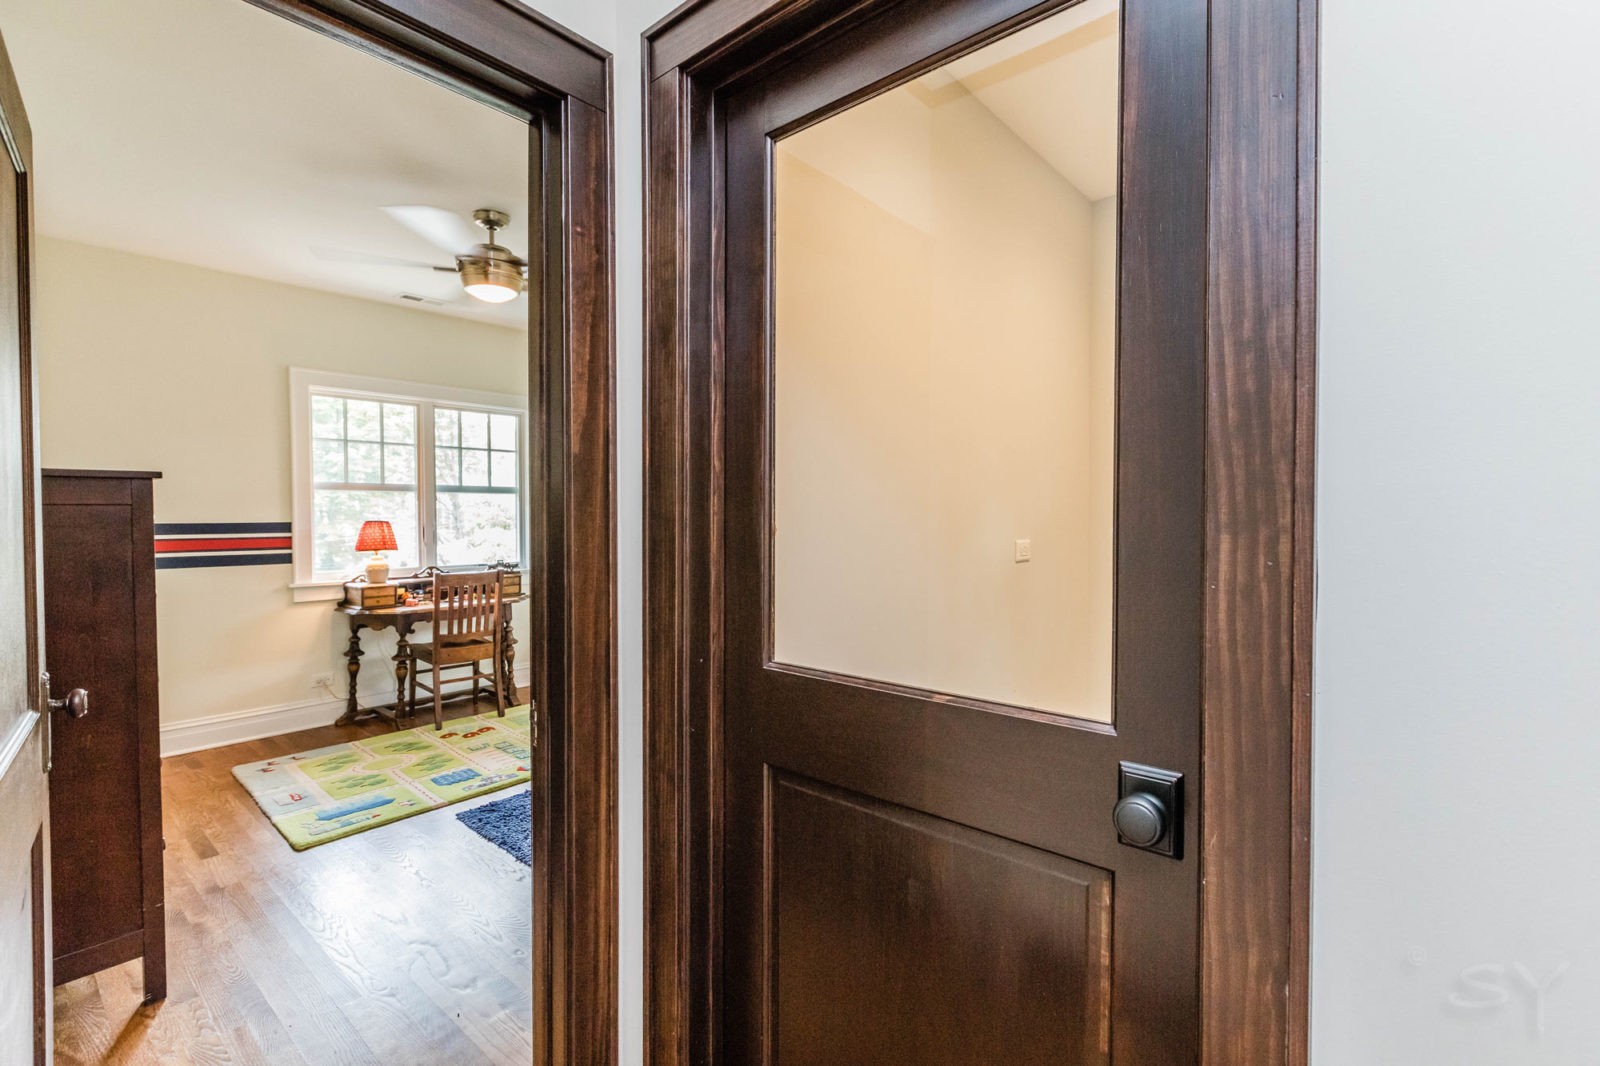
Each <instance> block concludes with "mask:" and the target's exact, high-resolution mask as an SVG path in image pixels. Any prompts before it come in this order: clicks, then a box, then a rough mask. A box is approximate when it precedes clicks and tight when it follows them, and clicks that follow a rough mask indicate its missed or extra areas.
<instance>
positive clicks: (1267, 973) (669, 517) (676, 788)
mask: <svg viewBox="0 0 1600 1066" xmlns="http://www.w3.org/2000/svg"><path fill="white" fill-rule="evenodd" d="M895 2H896V0H691V2H690V3H688V4H685V5H684V6H682V7H680V8H678V9H677V10H676V11H674V12H672V13H671V14H670V15H668V16H667V17H666V18H664V19H663V20H662V21H661V22H659V23H657V24H656V25H655V26H653V27H651V28H650V29H649V30H647V31H646V32H645V35H644V39H645V63H644V79H643V80H644V84H643V91H644V97H645V123H644V125H645V161H646V162H645V171H646V172H645V388H646V397H645V417H646V432H645V441H646V454H645V522H646V527H645V750H646V761H647V765H646V773H645V780H646V790H647V792H646V812H645V818H646V823H645V829H646V842H645V846H646V854H645V877H646V884H645V895H646V905H645V916H646V969H645V983H646V990H645V1012H646V1030H647V1031H646V1055H647V1061H648V1062H650V1063H651V1064H652V1066H688V1064H690V1063H696V1064H700V1063H712V1062H716V1061H719V1060H718V1050H719V1046H720V1041H719V1034H718V1026H719V1017H720V1010H719V995H720V984H719V981H720V974H719V959H720V956H721V943H720V939H719V922H720V900H719V889H718V883H719V879H720V870H719V867H718V861H719V860H718V856H719V854H720V852H721V836H720V834H721V829H722V827H721V824H720V819H719V813H720V794H719V788H720V782H721V777H722V771H721V763H720V759H721V751H720V745H719V730H720V714H721V691H720V683H721V682H720V677H721V669H722V667H721V648H722V642H723V634H722V632H721V618H722V604H721V594H722V589H721V584H720V574H721V572H722V565H723V562H722V556H721V551H722V545H721V542H720V533H719V526H720V521H721V515H722V513H723V512H722V483H721V469H720V465H719V461H718V452H719V448H720V446H721V441H722V439H723V436H722V432H723V427H722V418H721V411H722V409H723V407H722V402H721V388H722V380H723V377H722V369H721V360H722V357H723V353H722V350H721V346H720V341H721V338H720V331H719V330H720V319H719V314H720V296H719V293H720V287H721V278H720V275H719V272H718V271H719V267H720V261H719V258H718V256H717V246H718V242H719V240H720V233H719V232H718V226H719V215H718V210H717V202H718V199H719V196H720V190H719V189H718V187H717V182H718V174H719V170H720V158H719V154H718V153H719V134H718V115H717V112H716V108H715V107H714V97H715V95H716V93H717V92H718V91H721V90H724V89H725V88H726V87H728V86H730V85H736V84H738V83H739V82H740V81H742V80H744V79H746V78H749V77H753V76H756V75H759V73H760V72H761V71H763V70H764V69H769V68H770V66H771V65H775V64H777V63H780V62H782V61H783V60H784V59H785V57H786V55H787V54H788V53H789V52H790V51H791V50H792V49H794V48H796V47H799V46H800V45H802V44H803V43H804V42H806V41H807V40H809V39H811V38H813V37H815V36H816V35H818V34H821V33H825V32H831V31H834V30H836V29H838V28H839V27H841V26H844V25H848V24H850V22H852V21H854V20H859V19H864V18H867V17H873V16H878V15H882V16H883V17H885V18H889V19H893V18H895V14H894V10H893V9H894V5H895ZM968 2H969V3H970V4H971V6H972V7H973V8H974V9H978V10H981V9H982V7H983V3H984V0H968ZM1063 6H1065V5H1064V4H1059V3H1058V4H1055V5H1054V7H1055V8H1056V9H1059V8H1060V7H1063ZM1208 6H1209V27H1208V29H1209V59H1208V64H1207V70H1206V72H1205V77H1206V89H1207V96H1208V100H1209V105H1208V129H1207V136H1208V144H1209V147H1208V152H1209V158H1208V160H1207V182H1206V189H1207V193H1206V217H1207V225H1206V233H1205V271H1206V278H1205V282H1206V305H1207V306H1206V320H1207V329H1206V337H1205V383H1204V396H1205V407H1206V414H1205V420H1204V442H1205V443H1204V448H1205V456H1204V468H1205V483H1206V484H1205V493H1204V508H1205V516H1204V528H1205V549H1204V551H1205V559H1204V567H1205V574H1206V582H1205V587H1206V591H1205V599H1204V604H1203V608H1202V614H1201V624H1202V632H1201V633H1199V634H1197V635H1196V639H1197V640H1199V641H1200V642H1201V650H1202V677H1201V685H1202V691H1203V693H1204V695H1203V698H1202V704H1201V743H1202V767H1203V772H1202V775H1201V782H1200V801H1201V809H1202V814H1201V833H1200V838H1199V840H1198V841H1196V842H1195V843H1196V845H1197V847H1198V849H1199V852H1200V862H1201V870H1202V877H1201V880H1202V891H1201V900H1200V911H1201V914H1200V917H1201V950H1202V959H1201V977H1200V986H1201V987H1200V1000H1201V1027H1202V1032H1201V1058H1202V1061H1203V1062H1204V1063H1206V1064H1208V1066H1232V1064H1235V1063H1250V1064H1252V1066H1258V1064H1259V1066H1273V1064H1285V1066H1303V1064H1304V1063H1305V1062H1306V1061H1307V1055H1308V1041H1307V1021H1308V1010H1309V996H1308V992H1309V966H1308V961H1309V928H1310V881H1309V870H1310V765H1311V758H1310V756H1311V749H1310V735H1311V687H1310V686H1311V651H1312V649H1311V619H1312V606H1313V593H1314V587H1313V586H1314V577H1315V570H1314V543H1313V522H1312V503H1313V466H1312V463H1313V459H1314V442H1315V438H1314V423H1313V418H1314V411H1315V371H1316V366H1315V338H1316V317H1315V312H1316V306H1315V263H1316V150H1317V142H1316V54H1317V52H1316V48H1317V0H1211V2H1210V3H1209V5H1208ZM1043 9H1044V5H1041V6H1040V7H1038V8H1033V9H1031V11H1030V13H1028V14H1025V15H1024V16H1021V18H1032V17H1036V13H1037V12H1038V11H1040V10H1043ZM1016 21H1018V20H1015V19H1014V20H1011V22H1012V23H1014V22H1016ZM1004 28H1006V27H1005V26H1001V27H996V29H995V31H994V33H995V34H998V33H999V32H1001V31H1003V29H1004Z"/></svg>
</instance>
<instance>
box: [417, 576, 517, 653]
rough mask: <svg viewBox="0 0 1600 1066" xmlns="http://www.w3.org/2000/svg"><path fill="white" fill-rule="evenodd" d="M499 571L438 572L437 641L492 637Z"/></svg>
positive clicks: (497, 612) (435, 598)
mask: <svg viewBox="0 0 1600 1066" xmlns="http://www.w3.org/2000/svg"><path fill="white" fill-rule="evenodd" d="M500 580H501V578H500V571H498V570H478V571H473V572H471V573H465V574H437V575H435V576H434V579H433V639H434V640H435V641H436V642H437V643H439V644H457V643H464V642H466V641H470V640H488V639H492V638H493V637H494V635H495V632H496V627H497V626H498V625H499V622H500Z"/></svg>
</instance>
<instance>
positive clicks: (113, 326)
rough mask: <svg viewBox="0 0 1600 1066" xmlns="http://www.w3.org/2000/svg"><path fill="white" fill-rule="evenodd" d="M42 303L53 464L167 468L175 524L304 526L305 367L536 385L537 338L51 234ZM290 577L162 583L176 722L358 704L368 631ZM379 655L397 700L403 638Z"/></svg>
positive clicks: (44, 429) (164, 483)
mask: <svg viewBox="0 0 1600 1066" xmlns="http://www.w3.org/2000/svg"><path fill="white" fill-rule="evenodd" d="M36 293H37V295H36V311H35V323H36V327H35V328H36V335H37V342H36V343H37V351H38V365H39V377H40V431H41V435H42V440H43V444H42V451H43V462H44V465H45V466H47V467H50V466H56V467H90V468H105V469H141V470H143V469H149V470H159V471H161V472H162V474H163V477H162V479H161V480H160V481H158V482H156V488H155V508H156V521H157V522H273V521H278V522H286V521H289V519H290V515H291V500H290V462H289V386H288V369H289V368H290V367H291V366H304V367H311V368H315V369H320V370H334V371H341V372H346V373H351V374H363V375H371V376H376V377H386V378H395V379H401V380H406V381H420V382H432V383H438V384H448V385H455V386H460V387H463V388H472V389H482V390H489V391H497V392H505V393H512V394H517V395H521V394H524V393H525V392H526V391H527V357H526V343H525V340H524V334H523V333H521V332H520V331H516V330H510V329H505V328H501V327H498V326H489V325H480V324H477V323H473V322H468V321H464V320H461V319H457V318H450V317H445V316H442V315H437V314H429V313H426V312H421V311H415V310H411V309H407V308H403V307H388V306H385V305H383V304H380V303H376V302H373V301H367V300H359V299H353V298H350V297H344V296H334V295H330V294H327V293H322V292H316V291H313V290H310V289H302V288H296V287H294V286H289V285H281V284H275V283H271V282H264V281H257V280H255V279H252V278H246V277H242V276H239V275H233V274H224V273H220V272H217V271H213V270H206V269H202V268H199V267H191V266H185V265H182V264H178V263H173V262H169V261H165V260H159V259H150V258H146V257H143V256H137V255H129V254H127V253H123V252H114V251H109V250H107V249H103V248H95V247H90V246H87V245H81V244H72V243H68V242H63V241H56V240H50V239H44V240H41V241H40V242H39V247H38V282H37V286H36ZM290 580H291V573H290V567H289V566H287V565H282V566H242V567H219V568H204V569H193V570H164V571H160V572H159V573H158V575H157V582H156V585H157V593H158V596H159V623H158V624H159V634H160V649H161V659H160V668H161V704H162V706H161V718H162V723H163V726H164V727H167V728H169V729H170V727H172V726H174V725H182V724H184V723H192V722H196V721H203V720H207V719H212V718H214V717H217V716H227V715H234V714H237V713H238V712H243V711H251V710H258V709H272V708H287V707H296V706H301V705H306V704H308V703H323V702H326V701H327V700H328V696H327V694H326V693H325V692H322V691H319V690H318V689H316V688H315V687H314V686H313V684H312V678H313V677H315V676H316V675H319V674H330V673H331V674H333V676H334V683H335V686H336V687H337V688H338V690H339V691H340V692H341V693H342V692H343V690H344V688H343V686H344V680H345V674H344V659H343V656H342V652H343V647H344V642H345V639H346V638H347V637H348V629H346V627H345V626H344V624H343V619H337V620H336V619H335V617H334V616H333V614H332V605H331V604H330V603H327V602H319V603H302V604H294V603H291V601H290V595H289V588H288V586H289V582H290ZM524 622H525V620H524ZM519 630H520V634H519V639H521V640H524V641H526V640H527V633H526V625H525V624H524V625H521V626H519ZM366 647H367V659H366V661H367V663H368V668H367V669H366V670H364V671H363V673H362V687H363V690H364V693H365V695H366V698H367V699H369V700H378V699H383V698H392V697H387V696H386V693H392V690H393V675H392V673H391V669H392V664H391V663H390V662H389V661H388V657H389V655H391V654H393V649H394V638H393V636H392V634H388V633H384V634H380V635H378V636H377V637H376V638H374V637H373V636H372V635H371V634H368V635H367V637H366ZM522 661H524V662H525V661H526V660H525V659H524V660H522ZM307 710H308V712H309V713H313V714H315V713H317V712H315V710H314V709H311V708H307Z"/></svg>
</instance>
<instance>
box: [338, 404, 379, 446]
mask: <svg viewBox="0 0 1600 1066" xmlns="http://www.w3.org/2000/svg"><path fill="white" fill-rule="evenodd" d="M382 407H383V405H382V404H380V403H378V402H377V401H375V400H347V401H345V415H346V421H345V425H346V432H347V433H348V435H349V437H350V439H351V440H373V441H375V440H382V439H383V430H382V421H381V419H380V417H379V412H380V410H381V409H382Z"/></svg>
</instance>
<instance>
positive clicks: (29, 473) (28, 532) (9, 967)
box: [0, 45, 50, 1066]
mask: <svg viewBox="0 0 1600 1066" xmlns="http://www.w3.org/2000/svg"><path fill="white" fill-rule="evenodd" d="M30 145H31V138H30V136H29V131H28V119H27V116H26V115H25V114H24V113H23V110H22V99H21V97H20V96H19V95H18V92H17V82H16V77H15V75H14V74H13V73H12V70H11V62H10V59H9V58H7V56H6V54H5V49H4V47H3V45H0V1062H5V1063H17V1064H18V1066H22V1064H25V1063H29V1062H33V1063H42V1062H44V1061H45V1056H46V1049H47V1041H48V1039H49V1035H48V1034H49V1030H48V1025H47V1017H48V1015H47V1012H48V991H49V990H48V981H47V964H48V955H49V950H48V943H49V908H50V897H49V892H48V891H47V888H46V872H45V856H46V854H47V851H48V846H47V841H48V839H49V831H48V823H47V820H46V803H45V794H46V789H45V772H44V771H45V766H44V760H45V752H44V749H45V746H46V745H47V744H48V739H47V736H46V730H47V727H48V723H47V722H44V721H43V720H42V719H41V718H40V711H42V710H43V709H44V708H43V707H42V706H41V703H42V692H41V686H40V684H39V672H40V640H41V638H40V631H39V610H38V604H39V599H38V594H37V593H38V590H37V587H36V580H37V578H36V567H37V555H36V554H35V551H36V547H35V546H36V543H37V542H36V539H35V519H34V498H35V488H36V486H37V484H38V476H39V474H38V465H37V462H36V460H35V456H34V432H33V413H34V400H33V381H32V377H33V371H32V363H31V360H30V358H29V351H28V311H27V308H28V281H29V278H28V248H29V233H28V227H29V224H30V220H31V212H30V207H31V204H30V200H29V195H28V182H29V179H30V178H31V176H32V175H31V170H30V168H31V161H30V153H31V147H30Z"/></svg>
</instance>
